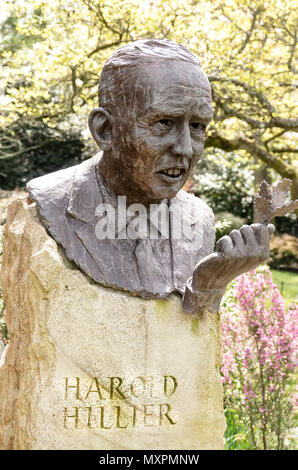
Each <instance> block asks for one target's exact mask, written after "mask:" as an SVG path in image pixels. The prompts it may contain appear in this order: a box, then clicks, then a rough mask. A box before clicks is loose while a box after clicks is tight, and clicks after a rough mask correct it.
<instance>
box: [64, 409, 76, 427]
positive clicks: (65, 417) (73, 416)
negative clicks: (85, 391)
mask: <svg viewBox="0 0 298 470" xmlns="http://www.w3.org/2000/svg"><path fill="white" fill-rule="evenodd" d="M73 408H74V409H75V414H74V415H68V414H67V413H68V409H67V408H64V427H65V428H67V426H66V419H67V418H74V419H75V428H77V427H78V425H79V408H78V407H77V406H74V407H73Z"/></svg>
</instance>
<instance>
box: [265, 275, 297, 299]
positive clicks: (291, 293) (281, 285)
mask: <svg viewBox="0 0 298 470" xmlns="http://www.w3.org/2000/svg"><path fill="white" fill-rule="evenodd" d="M271 272H272V278H273V281H274V282H275V284H276V285H277V288H278V289H279V291H280V293H281V294H282V296H283V298H284V299H285V301H286V302H288V303H289V302H298V289H297V286H298V274H296V273H292V272H288V271H276V270H274V269H271Z"/></svg>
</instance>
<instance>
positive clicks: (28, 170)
mask: <svg viewBox="0 0 298 470" xmlns="http://www.w3.org/2000/svg"><path fill="white" fill-rule="evenodd" d="M1 141H2V142H4V141H5V142H6V144H5V145H6V146H7V147H9V150H10V158H7V159H3V160H2V161H1V171H0V187H1V188H3V189H14V188H15V187H17V186H20V187H22V186H24V185H25V184H26V182H27V181H29V180H30V179H32V178H34V177H37V176H41V175H43V174H46V173H50V172H53V171H55V170H57V169H60V168H66V167H68V166H71V165H74V164H77V163H79V162H81V161H83V159H84V158H86V156H87V155H85V153H84V152H85V151H86V148H85V144H84V142H83V140H82V137H81V135H80V134H79V133H78V132H74V131H72V130H71V131H69V130H68V131H66V130H61V129H59V128H58V127H57V128H55V129H53V128H51V127H50V126H49V125H48V124H46V123H44V122H41V121H35V122H33V121H29V122H26V121H23V120H18V121H15V122H14V123H12V124H11V125H10V126H8V127H6V128H3V129H0V142H1Z"/></svg>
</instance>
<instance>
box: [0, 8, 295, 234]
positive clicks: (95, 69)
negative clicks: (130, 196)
mask: <svg viewBox="0 0 298 470" xmlns="http://www.w3.org/2000/svg"><path fill="white" fill-rule="evenodd" d="M295 3H296V2H294V1H292V0H277V1H276V2H271V3H269V2H265V3H264V2H263V1H261V0H248V1H247V0H229V1H226V0H225V1H224V0H204V1H202V0H182V1H181V0H165V1H161V0H151V1H149V0H139V1H138V0H131V1H126V0H125V1H124V0H119V1H118V2H117V4H115V2H114V1H112V0H106V1H101V0H71V1H68V0H52V1H51V2H47V1H45V0H2V13H1V17H0V18H1V23H0V37H1V45H0V58H1V75H0V103H1V111H0V126H1V129H2V130H1V134H0V146H1V147H0V164H1V166H0V172H1V178H2V179H1V182H0V184H1V186H2V187H9V188H11V187H12V186H13V185H14V184H16V185H19V186H21V185H23V184H24V183H25V181H26V180H28V179H30V178H31V177H33V176H36V169H37V167H38V166H39V162H40V173H42V172H48V171H51V170H52V171H53V170H55V169H57V168H61V167H63V166H67V165H71V164H73V161H74V160H75V161H80V160H82V159H84V158H86V157H87V156H91V155H92V154H93V153H94V151H95V148H94V146H93V144H90V145H87V149H86V142H87V143H88V141H90V137H89V133H88V130H87V127H86V123H87V116H88V113H89V112H90V110H91V109H92V108H93V107H94V106H95V105H96V102H97V85H98V80H99V76H100V72H101V68H102V66H103V63H104V61H105V60H106V59H107V58H108V57H109V56H110V55H111V53H112V51H113V50H114V49H116V48H118V47H119V46H121V45H124V44H127V43H129V42H131V41H134V40H136V39H139V38H148V37H157V38H168V39H173V40H175V41H177V42H180V43H182V44H185V45H186V46H187V47H188V48H190V49H191V50H192V51H193V52H194V53H196V54H197V55H198V56H199V57H200V58H201V62H202V65H203V68H204V70H206V72H207V74H208V76H209V80H210V82H211V85H212V92H213V103H214V120H213V122H212V123H211V125H210V127H209V132H208V138H207V141H206V148H207V151H206V154H207V158H206V162H207V163H206V165H205V169H202V168H201V167H200V166H199V167H198V169H197V175H198V178H197V179H196V182H195V192H197V193H203V190H206V189H207V188H206V185H204V183H203V182H202V183H201V182H200V178H199V175H200V174H201V172H202V171H203V173H204V171H205V174H207V173H208V172H209V173H210V171H214V169H215V170H216V171H217V175H218V180H219V179H220V178H223V180H224V182H225V184H228V182H229V181H230V182H232V181H233V183H231V184H230V185H229V191H230V190H231V189H232V188H233V189H234V191H233V196H232V194H231V200H230V202H229V203H228V201H225V202H223V201H221V202H219V201H220V197H219V194H218V192H216V196H214V197H213V206H214V208H215V210H216V211H217V212H222V211H228V212H232V213H233V214H234V215H236V216H240V217H244V218H246V219H247V220H251V219H252V212H251V211H252V206H251V194H252V189H253V186H254V180H256V182H258V180H259V179H260V177H261V178H262V177H264V176H265V177H266V178H267V179H268V180H270V179H272V180H273V181H274V180H275V179H276V178H277V179H278V178H280V177H286V178H290V179H291V180H292V182H293V185H292V196H293V197H294V198H297V197H298V179H297V178H298V168H297V159H296V158H295V157H296V153H297V149H296V148H295V133H296V132H297V127H298V119H296V118H295V117H294V105H295V92H296V90H297V81H295V76H296V74H297V69H296V68H295V50H296V44H297V8H295V6H296V5H295ZM28 126H29V127H28ZM38 126H39V131H38V138H37V140H36V141H35V138H33V139H30V138H27V136H28V132H29V128H30V127H32V129H33V128H34V129H35V130H34V132H33V131H32V132H33V133H34V135H36V136H37V134H36V132H37V127H38ZM17 129H19V131H17ZM23 129H26V131H25V133H24V134H23ZM25 134H26V137H25V138H22V136H23V135H25ZM11 136H17V139H16V141H13V142H12V140H11V138H10V137H11ZM49 138H50V140H49ZM54 139H58V140H57V142H58V141H60V143H62V141H63V142H64V147H63V146H61V147H60V148H61V152H58V153H57V159H56V160H55V158H54V154H55V152H53V145H54ZM78 139H79V140H81V145H80V144H79V143H78ZM66 141H68V144H66ZM49 142H51V145H49ZM65 145H66V146H65ZM72 146H73V148H72ZM62 147H63V152H62ZM28 148H29V150H28ZM48 152H49V155H48ZM62 153H64V155H65V160H64V161H63V158H62ZM47 155H48V156H49V158H48V165H44V164H43V163H42V160H43V159H44V161H45V160H47ZM219 155H220V158H221V161H225V162H226V163H225V165H224V166H222V165H221V164H219V160H218V159H219ZM30 159H32V160H35V163H34V164H33V163H32V165H31V164H30V163H29V160H30ZM13 162H17V163H16V166H18V167H20V165H22V162H24V168H26V171H25V173H24V175H22V174H20V177H19V178H16V174H15V172H10V171H8V168H10V167H13V166H14V163H13ZM208 165H209V166H208ZM30 168H32V173H30V171H31V170H30ZM209 169H210V171H209ZM221 170H222V172H221ZM251 172H253V176H254V177H253V178H249V183H248V180H246V177H245V176H244V175H248V173H251ZM223 173H224V174H223ZM251 174H252V173H251ZM5 178H6V183H5V182H4V179H5ZM234 182H235V184H234ZM214 185H216V182H214V183H213V190H214ZM207 192H208V191H207ZM213 192H214V191H213ZM222 193H223V192H222ZM227 193H228V191H227V190H226V191H225V194H227ZM230 193H231V191H230ZM214 194H215V193H214ZM242 197H243V198H244V199H243V202H241V200H242ZM207 198H208V196H207ZM214 198H215V199H216V198H217V199H216V200H215V199H214ZM249 199H250V202H249ZM217 204H218V206H217ZM218 209H220V210H218ZM290 225H291V224H290Z"/></svg>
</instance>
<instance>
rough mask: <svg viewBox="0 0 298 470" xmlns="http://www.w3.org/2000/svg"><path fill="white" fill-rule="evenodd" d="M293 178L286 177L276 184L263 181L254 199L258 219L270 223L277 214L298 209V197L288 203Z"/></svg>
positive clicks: (263, 222)
mask: <svg viewBox="0 0 298 470" xmlns="http://www.w3.org/2000/svg"><path fill="white" fill-rule="evenodd" d="M291 184H292V182H291V180H289V179H286V178H284V179H283V180H282V181H280V182H279V183H278V184H277V185H275V186H270V185H269V184H268V183H266V181H262V183H261V184H260V188H259V191H258V194H257V196H256V197H255V200H254V205H255V208H256V213H257V218H258V221H259V222H260V223H262V224H268V223H269V222H270V220H272V219H273V218H274V217H276V216H281V215H285V214H288V213H290V212H293V211H294V210H296V209H298V199H297V200H296V201H290V202H289V203H288V204H286V200H287V198H288V193H289V189H290V187H291Z"/></svg>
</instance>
